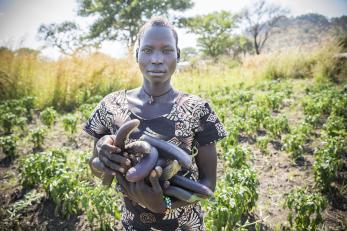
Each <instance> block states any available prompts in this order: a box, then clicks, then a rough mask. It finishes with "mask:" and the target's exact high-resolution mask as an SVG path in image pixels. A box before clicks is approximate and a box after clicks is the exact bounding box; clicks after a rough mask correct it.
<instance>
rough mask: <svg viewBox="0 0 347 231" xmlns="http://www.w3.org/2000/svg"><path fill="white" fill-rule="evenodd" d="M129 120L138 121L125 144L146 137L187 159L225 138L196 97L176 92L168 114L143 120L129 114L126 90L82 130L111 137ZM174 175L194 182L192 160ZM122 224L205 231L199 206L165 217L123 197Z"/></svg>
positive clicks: (130, 227) (101, 107)
mask: <svg viewBox="0 0 347 231" xmlns="http://www.w3.org/2000/svg"><path fill="white" fill-rule="evenodd" d="M131 119H138V120H140V125H139V129H138V131H136V132H133V133H132V134H131V135H130V137H129V139H128V141H127V142H128V143H129V142H132V141H134V140H136V139H139V137H140V136H141V135H142V134H149V135H152V136H155V137H157V138H160V139H163V140H166V141H168V142H170V143H173V144H175V145H177V146H179V147H180V148H182V149H183V150H185V151H186V152H187V153H189V154H190V155H191V154H192V152H193V149H194V148H197V147H199V146H202V145H206V144H210V143H215V142H217V141H218V140H220V139H222V138H224V137H225V136H226V135H227V133H226V131H225V129H224V126H223V125H222V124H221V123H220V121H219V119H218V117H217V115H216V114H215V112H214V111H213V110H212V109H211V107H210V105H209V104H208V103H207V102H206V101H204V100H203V99H201V98H199V97H198V96H194V95H191V94H186V93H182V92H179V94H178V96H177V97H176V100H175V102H174V103H173V105H172V108H171V111H170V112H169V113H167V114H164V115H161V116H159V117H156V118H153V119H144V118H141V117H140V116H138V115H136V114H134V113H133V112H131V111H130V110H129V107H128V101H127V98H126V90H121V91H116V92H113V93H111V94H108V95H107V96H105V98H104V99H102V100H101V102H100V103H99V104H98V106H97V107H96V108H95V110H94V112H93V113H92V115H91V117H90V119H89V120H88V121H87V123H86V125H85V126H84V130H85V131H86V132H87V133H89V134H90V135H91V136H93V137H95V138H101V137H102V136H104V135H106V134H115V133H116V132H117V130H118V128H119V127H120V126H121V125H122V124H123V123H124V122H125V121H128V120H131ZM178 174H180V175H185V176H186V177H189V178H190V179H194V180H197V179H198V169H197V166H196V164H195V161H194V158H193V166H192V167H191V169H189V170H181V171H179V172H178ZM172 200H173V201H174V200H175V199H174V198H172ZM122 224H123V226H124V228H125V229H126V230H165V231H171V230H173V231H174V230H175V231H181V230H197V231H200V230H205V228H204V224H203V211H202V210H201V206H200V204H199V203H194V204H190V205H188V206H184V207H180V208H176V209H172V210H171V212H170V213H169V214H157V213H153V212H151V211H150V210H148V209H146V208H143V207H142V206H140V205H138V204H134V203H132V202H131V201H130V200H129V199H128V198H127V197H124V205H123V206H122Z"/></svg>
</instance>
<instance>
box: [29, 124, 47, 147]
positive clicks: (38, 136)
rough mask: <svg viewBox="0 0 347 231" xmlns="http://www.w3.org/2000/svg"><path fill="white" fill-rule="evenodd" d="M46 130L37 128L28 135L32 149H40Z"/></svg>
mask: <svg viewBox="0 0 347 231" xmlns="http://www.w3.org/2000/svg"><path fill="white" fill-rule="evenodd" d="M45 135H46V129H45V128H42V127H39V128H36V129H34V130H33V131H32V132H31V133H30V141H31V142H32V143H33V144H34V147H33V148H34V149H41V148H42V145H43V143H44V140H45Z"/></svg>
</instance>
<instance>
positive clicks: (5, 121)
mask: <svg viewBox="0 0 347 231" xmlns="http://www.w3.org/2000/svg"><path fill="white" fill-rule="evenodd" d="M0 122H1V125H2V127H3V129H4V133H5V134H6V135H8V134H11V133H12V132H13V131H14V128H15V126H20V127H22V128H23V127H24V125H25V122H26V120H25V118H24V117H19V116H17V115H16V114H13V113H12V112H7V113H4V114H2V115H0Z"/></svg>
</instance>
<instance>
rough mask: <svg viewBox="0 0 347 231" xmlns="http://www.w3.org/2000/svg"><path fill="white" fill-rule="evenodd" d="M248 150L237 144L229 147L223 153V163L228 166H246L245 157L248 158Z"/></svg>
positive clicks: (232, 167)
mask: <svg viewBox="0 0 347 231" xmlns="http://www.w3.org/2000/svg"><path fill="white" fill-rule="evenodd" d="M249 155H250V151H249V150H248V149H246V148H243V147H241V146H239V145H236V146H233V147H231V146H230V147H229V149H228V151H227V152H226V153H225V164H226V166H227V167H228V168H231V169H234V168H238V169H239V168H242V167H243V166H246V165H247V163H246V161H247V159H248V158H249Z"/></svg>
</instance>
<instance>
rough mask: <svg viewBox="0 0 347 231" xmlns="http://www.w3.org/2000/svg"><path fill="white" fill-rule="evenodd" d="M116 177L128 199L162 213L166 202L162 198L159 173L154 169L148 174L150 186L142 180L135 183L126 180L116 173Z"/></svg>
mask: <svg viewBox="0 0 347 231" xmlns="http://www.w3.org/2000/svg"><path fill="white" fill-rule="evenodd" d="M116 178H117V181H118V182H119V183H120V185H121V188H122V191H123V193H125V194H126V195H127V197H129V199H131V200H133V201H135V202H137V203H138V204H140V205H142V206H145V207H146V208H148V209H149V210H151V211H152V212H154V213H164V211H165V209H166V204H165V202H164V200H163V190H162V188H161V186H160V184H159V174H158V172H157V171H156V170H152V171H151V173H150V175H149V181H150V184H151V186H149V185H147V184H146V183H145V182H144V180H141V181H138V182H135V183H132V182H128V181H127V180H126V179H125V177H124V176H122V175H121V174H117V176H116Z"/></svg>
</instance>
